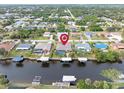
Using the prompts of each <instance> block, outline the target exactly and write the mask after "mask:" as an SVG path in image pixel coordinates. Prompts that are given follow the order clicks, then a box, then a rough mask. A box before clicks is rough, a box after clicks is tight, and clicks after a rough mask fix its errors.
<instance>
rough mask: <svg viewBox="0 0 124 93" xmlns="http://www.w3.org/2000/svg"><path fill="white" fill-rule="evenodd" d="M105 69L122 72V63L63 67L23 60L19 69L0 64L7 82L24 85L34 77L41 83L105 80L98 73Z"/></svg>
mask: <svg viewBox="0 0 124 93" xmlns="http://www.w3.org/2000/svg"><path fill="white" fill-rule="evenodd" d="M107 68H116V69H118V70H120V71H122V72H124V63H123V62H122V63H113V64H110V63H102V64H96V63H95V62H91V61H87V62H86V63H85V64H83V65H80V64H78V62H76V61H75V62H72V63H70V65H68V66H64V65H63V64H62V63H60V62H50V64H49V65H47V66H44V65H42V63H37V62H32V61H29V60H25V61H24V62H23V66H21V67H18V66H17V65H16V63H13V62H12V63H11V64H9V65H3V64H0V72H1V73H2V74H6V75H7V76H8V79H9V80H11V81H14V82H26V83H31V82H32V80H33V78H34V76H36V75H40V76H41V77H42V79H41V83H52V82H55V81H62V76H63V75H74V76H76V78H77V79H86V78H91V79H92V80H107V79H106V78H104V77H102V76H101V75H100V72H101V71H102V70H103V69H107Z"/></svg>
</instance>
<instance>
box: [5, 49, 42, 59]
mask: <svg viewBox="0 0 124 93" xmlns="http://www.w3.org/2000/svg"><path fill="white" fill-rule="evenodd" d="M17 55H23V56H24V57H31V58H39V57H41V55H36V54H34V53H32V51H31V50H26V51H25V50H12V51H10V52H9V53H8V55H7V57H13V56H17Z"/></svg>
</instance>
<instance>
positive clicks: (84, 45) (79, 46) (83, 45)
mask: <svg viewBox="0 0 124 93" xmlns="http://www.w3.org/2000/svg"><path fill="white" fill-rule="evenodd" d="M75 48H76V49H78V50H83V51H86V52H90V51H91V47H90V45H89V43H77V44H76V45H75Z"/></svg>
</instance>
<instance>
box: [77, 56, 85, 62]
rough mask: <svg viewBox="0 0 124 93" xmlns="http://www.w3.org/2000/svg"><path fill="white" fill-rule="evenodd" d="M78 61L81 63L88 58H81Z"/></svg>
mask: <svg viewBox="0 0 124 93" xmlns="http://www.w3.org/2000/svg"><path fill="white" fill-rule="evenodd" d="M78 60H79V61H80V62H82V61H87V58H85V57H80V58H78Z"/></svg>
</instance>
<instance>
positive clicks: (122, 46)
mask: <svg viewBox="0 0 124 93" xmlns="http://www.w3.org/2000/svg"><path fill="white" fill-rule="evenodd" d="M111 46H112V47H113V48H118V49H124V43H116V44H111Z"/></svg>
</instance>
